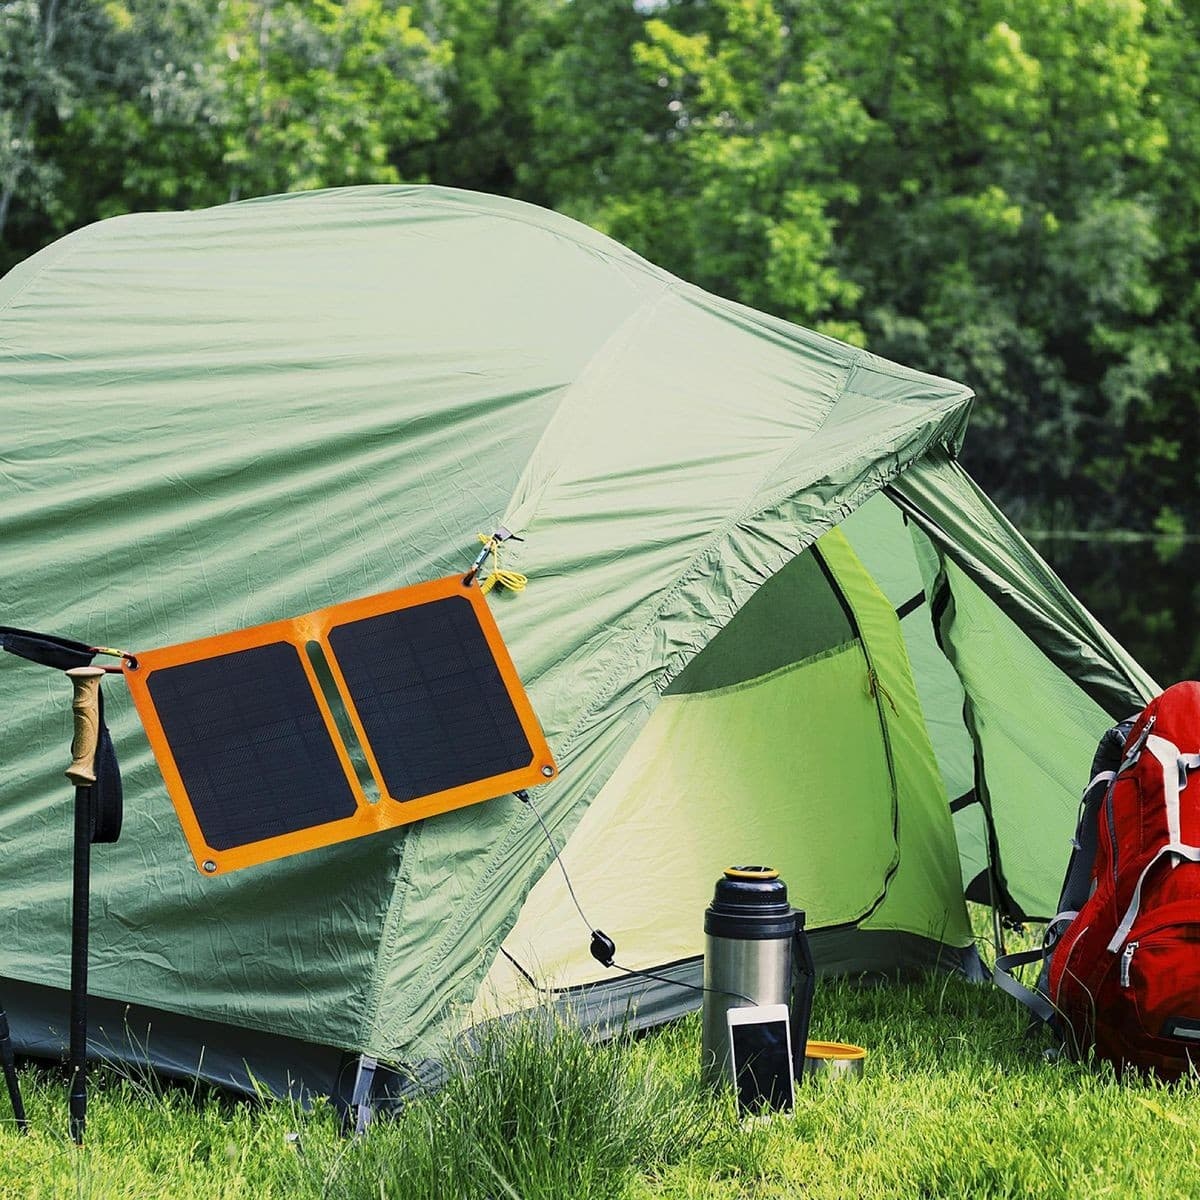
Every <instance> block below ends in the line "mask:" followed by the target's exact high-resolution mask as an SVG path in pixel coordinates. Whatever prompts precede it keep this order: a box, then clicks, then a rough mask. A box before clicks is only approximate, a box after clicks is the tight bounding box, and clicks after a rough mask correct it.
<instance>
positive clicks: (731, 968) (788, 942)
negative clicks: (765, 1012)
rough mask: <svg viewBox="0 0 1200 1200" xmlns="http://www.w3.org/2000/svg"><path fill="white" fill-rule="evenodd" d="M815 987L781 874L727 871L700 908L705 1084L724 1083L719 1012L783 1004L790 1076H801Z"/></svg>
mask: <svg viewBox="0 0 1200 1200" xmlns="http://www.w3.org/2000/svg"><path fill="white" fill-rule="evenodd" d="M814 983H815V974H814V971H813V961H812V954H811V952H810V951H809V947H808V938H807V937H806V936H805V933H804V913H803V911H802V910H800V909H795V908H792V906H791V905H790V904H789V903H788V893H787V884H785V883H784V882H783V880H782V879H780V878H779V872H778V871H776V870H774V869H772V868H771V867H730V868H729V869H728V870H726V872H725V874H724V875H723V876H722V877H721V878H720V879H718V880H717V885H716V888H715V889H714V891H713V899H712V903H711V904H710V905H709V906H708V908H706V909H705V910H704V987H705V992H704V1027H703V1034H702V1039H701V1071H702V1074H703V1077H704V1080H705V1082H707V1083H709V1084H710V1085H712V1086H713V1087H719V1086H721V1085H722V1084H724V1083H727V1082H729V1080H730V1072H729V1026H728V1024H727V1019H726V1016H725V1013H726V1011H727V1010H728V1009H730V1008H736V1007H738V1006H742V1005H748V1004H786V1005H788V1008H789V1011H790V1013H791V1035H792V1064H793V1071H794V1075H795V1077H796V1079H797V1080H799V1079H801V1078H802V1076H803V1072H804V1047H805V1043H806V1042H807V1040H808V1019H809V1015H810V1013H811V1011H812V996H813V986H814Z"/></svg>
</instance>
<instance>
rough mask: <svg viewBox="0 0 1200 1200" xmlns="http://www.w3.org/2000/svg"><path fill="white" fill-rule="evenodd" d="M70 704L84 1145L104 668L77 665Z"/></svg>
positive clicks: (75, 1089) (74, 1035) (76, 1026)
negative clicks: (94, 790) (91, 895)
mask: <svg viewBox="0 0 1200 1200" xmlns="http://www.w3.org/2000/svg"><path fill="white" fill-rule="evenodd" d="M67 675H68V676H69V677H70V679H71V686H72V687H73V688H74V689H75V694H74V697H73V699H72V701H71V707H72V709H73V710H74V714H75V730H74V736H73V737H72V739H71V765H70V766H69V767H68V768H67V771H66V774H67V778H68V779H69V780H70V781H71V782H72V783H73V784H74V785H75V867H74V874H73V878H72V893H71V1057H70V1071H71V1084H70V1091H69V1093H68V1100H67V1105H68V1111H69V1113H70V1131H71V1140H72V1141H73V1142H74V1143H75V1145H77V1146H82V1145H83V1130H84V1126H85V1125H86V1124H87V1028H88V1021H87V976H88V900H89V891H90V887H91V878H90V876H91V853H92V785H93V784H94V783H95V782H96V747H97V745H98V743H99V739H100V680H101V679H102V678H103V676H104V669H103V668H102V667H73V668H72V669H71V670H69V671H68V672H67Z"/></svg>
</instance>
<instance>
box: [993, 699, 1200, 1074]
mask: <svg viewBox="0 0 1200 1200" xmlns="http://www.w3.org/2000/svg"><path fill="white" fill-rule="evenodd" d="M1122 734H1123V735H1124V736H1122ZM1097 768H1099V769H1097ZM1194 771H1200V683H1195V682H1185V683H1177V684H1175V685H1174V686H1173V687H1170V688H1168V689H1167V690H1166V691H1165V692H1163V693H1162V695H1161V696H1159V697H1157V698H1156V699H1155V700H1152V701H1151V702H1150V703H1149V704H1148V705H1147V706H1146V708H1145V709H1144V710H1143V711H1142V712H1141V713H1140V714H1139V715H1138V717H1137V718H1136V719H1135V720H1134V721H1133V722H1132V723H1130V722H1126V723H1125V724H1124V725H1122V726H1117V727H1116V729H1115V730H1110V731H1109V733H1108V734H1106V735H1105V739H1104V740H1102V741H1101V743H1100V749H1099V750H1098V751H1097V756H1096V762H1095V763H1094V764H1093V772H1092V775H1093V778H1092V781H1091V783H1089V784H1088V787H1087V790H1086V791H1085V792H1084V799H1083V807H1082V812H1081V814H1080V820H1079V828H1078V830H1077V832H1076V838H1075V846H1076V849H1075V853H1074V854H1073V856H1072V860H1071V863H1070V865H1069V866H1068V868H1067V877H1066V880H1065V881H1064V884H1063V894H1062V898H1061V900H1060V903H1059V913H1058V915H1057V916H1056V917H1055V918H1054V919H1053V920H1052V921H1051V922H1050V924H1049V925H1048V926H1047V927H1046V941H1045V944H1044V946H1043V949H1042V950H1040V951H1033V952H1030V953H1026V954H1016V955H1007V956H1005V957H1004V958H1002V959H998V960H997V962H996V971H995V978H996V982H997V983H999V984H1000V986H1001V987H1003V988H1004V989H1005V990H1006V991H1008V992H1010V993H1012V994H1013V995H1016V996H1018V998H1019V999H1021V1000H1022V1002H1023V1003H1025V1004H1027V1005H1028V1006H1029V1007H1030V1008H1032V1009H1033V1010H1034V1012H1036V1013H1037V1015H1038V1016H1040V1017H1042V1019H1043V1020H1046V1021H1047V1022H1049V1023H1050V1024H1052V1025H1053V1026H1054V1027H1055V1028H1056V1029H1057V1030H1058V1032H1059V1034H1060V1035H1061V1036H1062V1038H1063V1041H1064V1043H1065V1045H1066V1047H1067V1049H1068V1051H1070V1052H1071V1053H1073V1054H1075V1055H1082V1054H1084V1053H1086V1052H1087V1051H1088V1050H1089V1049H1090V1048H1092V1047H1094V1048H1095V1052H1096V1054H1097V1056H1098V1057H1100V1058H1103V1059H1107V1060H1108V1061H1110V1062H1112V1063H1114V1064H1115V1065H1116V1066H1117V1068H1118V1070H1119V1069H1121V1068H1122V1067H1125V1066H1132V1067H1138V1068H1143V1069H1148V1070H1152V1071H1154V1072H1155V1073H1156V1074H1158V1075H1160V1076H1162V1077H1163V1078H1174V1077H1176V1076H1178V1075H1181V1074H1183V1073H1184V1072H1186V1071H1187V1070H1188V1069H1189V1066H1190V1063H1191V1061H1192V1058H1191V1056H1192V1055H1193V1054H1195V1061H1196V1062H1197V1065H1200V774H1197V775H1195V776H1193V777H1192V778H1191V786H1190V787H1189V775H1190V773H1191V772H1194ZM1038 958H1042V959H1043V968H1042V974H1041V978H1040V979H1039V981H1038V990H1037V992H1032V991H1030V990H1029V989H1028V988H1024V987H1023V986H1022V985H1021V984H1019V983H1017V982H1016V981H1015V980H1014V979H1013V978H1012V975H1011V968H1012V967H1013V966H1015V965H1016V964H1017V963H1019V962H1031V961H1034V960H1036V959H1038Z"/></svg>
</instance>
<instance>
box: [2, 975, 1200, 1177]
mask: <svg viewBox="0 0 1200 1200" xmlns="http://www.w3.org/2000/svg"><path fill="white" fill-rule="evenodd" d="M1022 1026H1023V1022H1022V1019H1021V1017H1020V1016H1019V1015H1018V1013H1017V1012H1016V1011H1015V1007H1014V1006H1013V1004H1012V1003H1011V1001H1009V1000H1007V999H1006V998H1005V997H1003V996H1002V995H1000V994H999V993H998V992H997V991H996V990H995V989H993V988H990V987H986V986H979V985H972V984H968V983H965V982H963V981H961V980H957V979H950V978H936V979H930V980H926V981H924V982H921V983H918V984H913V985H909V986H902V987H889V988H879V989H873V990H864V989H856V988H853V987H849V986H846V985H825V986H824V987H822V988H821V989H820V990H819V991H818V998H817V1007H816V1009H815V1012H814V1021H813V1031H812V1033H813V1036H814V1037H819V1038H823V1039H828V1040H844V1041H854V1042H858V1043H860V1044H862V1045H865V1046H867V1047H868V1048H869V1049H870V1058H869V1060H868V1064H867V1070H866V1074H865V1076H864V1078H863V1079H862V1080H861V1081H857V1082H856V1081H853V1080H849V1079H836V1078H831V1079H827V1080H823V1081H821V1082H819V1083H817V1084H815V1085H810V1084H806V1085H805V1088H804V1090H803V1092H802V1095H801V1098H800V1100H799V1103H798V1106H797V1111H796V1113H795V1115H794V1116H792V1117H779V1118H775V1119H773V1120H771V1121H769V1122H766V1123H760V1124H751V1125H748V1126H743V1125H742V1124H739V1122H738V1121H737V1119H736V1116H735V1114H734V1113H733V1111H732V1107H731V1104H730V1102H729V1100H728V1098H724V1099H714V1098H713V1097H711V1096H709V1095H708V1094H707V1093H706V1092H704V1091H703V1090H702V1089H701V1088H700V1086H699V1084H698V1081H697V1074H698V1057H699V1041H700V1027H699V1021H698V1019H697V1018H696V1017H694V1016H693V1017H690V1018H688V1019H686V1020H684V1021H682V1022H679V1023H678V1024H676V1025H674V1026H671V1027H669V1028H667V1029H664V1030H661V1031H660V1032H658V1033H656V1034H655V1035H653V1036H650V1037H646V1038H643V1039H640V1040H633V1041H628V1042H623V1043H617V1044H610V1045H607V1046H591V1045H588V1044H587V1043H586V1042H585V1041H584V1040H583V1039H582V1038H580V1037H579V1036H578V1035H577V1034H574V1033H572V1032H571V1031H568V1030H562V1029H552V1028H550V1027H549V1026H548V1025H547V1024H546V1023H545V1022H542V1023H541V1024H530V1025H526V1026H523V1027H517V1028H515V1029H513V1028H509V1029H508V1030H507V1031H506V1032H504V1033H503V1034H501V1035H498V1036H494V1037H490V1038H488V1039H486V1040H485V1043H484V1045H483V1046H482V1048H481V1050H480V1052H479V1057H478V1058H477V1059H476V1061H475V1063H474V1067H473V1070H472V1071H471V1073H470V1074H463V1075H460V1076H458V1077H455V1078H453V1079H452V1081H451V1083H450V1085H449V1086H448V1087H447V1088H446V1089H445V1090H444V1091H442V1092H440V1093H439V1094H438V1095H436V1096H432V1097H429V1098H427V1099H426V1100H423V1101H421V1102H418V1103H415V1104H413V1105H411V1106H410V1107H409V1108H408V1109H407V1110H406V1112H405V1114H404V1116H403V1117H401V1118H400V1119H399V1120H396V1121H387V1122H380V1123H377V1124H376V1126H375V1127H374V1128H373V1129H372V1130H371V1131H370V1132H369V1133H368V1135H367V1136H366V1137H364V1138H361V1139H357V1140H351V1141H343V1140H341V1139H339V1138H338V1136H337V1132H336V1128H335V1122H334V1120H333V1117H332V1114H331V1113H330V1112H328V1111H327V1110H324V1109H318V1110H316V1111H314V1112H310V1113H300V1112H298V1111H296V1110H295V1109H294V1108H293V1107H291V1106H290V1105H286V1104H267V1105H260V1106H255V1105H248V1104H242V1103H234V1102H230V1101H229V1100H227V1099H223V1098H221V1097H219V1096H214V1095H212V1094H209V1093H206V1092H203V1091H197V1090H196V1089H187V1088H172V1089H166V1090H164V1089H161V1088H157V1087H155V1086H153V1085H150V1084H147V1083H145V1082H139V1081H137V1080H131V1079H128V1078H121V1077H119V1076H117V1075H114V1074H110V1073H105V1072H103V1071H97V1072H96V1075H95V1077H94V1081H93V1090H92V1096H91V1104H90V1109H89V1123H88V1144H87V1145H86V1146H85V1147H84V1148H83V1149H81V1150H77V1149H76V1148H75V1147H73V1146H71V1145H70V1144H69V1143H68V1142H67V1140H66V1137H65V1129H66V1124H67V1120H66V1109H65V1101H64V1098H63V1093H64V1088H63V1086H62V1080H61V1078H60V1077H59V1076H58V1075H56V1074H53V1073H49V1072H45V1071H33V1070H30V1071H26V1072H25V1073H24V1075H23V1079H24V1084H25V1088H26V1103H27V1107H28V1108H29V1111H30V1119H31V1122H32V1126H33V1128H32V1132H31V1134H30V1136H28V1137H26V1138H22V1137H19V1136H17V1134H16V1133H15V1132H14V1131H13V1129H12V1128H11V1124H10V1123H5V1125H4V1127H3V1128H2V1129H0V1196H3V1197H5V1198H9V1197H11V1198H13V1200H16V1198H18V1197H21V1198H24V1197H30V1198H33V1197H65V1196H73V1195H77V1196H87V1197H95V1198H102V1200H108V1198H109V1197H113V1198H116V1197H136V1198H138V1200H141V1198H144V1197H160V1196H161V1197H171V1198H172V1200H191V1198H192V1197H195V1198H200V1197H203V1198H204V1200H217V1198H224V1197H239V1198H240V1197H255V1198H256V1200H267V1198H269V1197H286V1198H287V1200H308V1198H309V1197H312V1198H316V1197H322V1198H325V1197H328V1198H329V1200H419V1198H423V1197H431V1198H443V1197H444V1198H446V1200H465V1198H468V1197H492V1198H495V1200H511V1198H513V1197H520V1198H521V1200H534V1198H555V1200H557V1198H561V1197H603V1198H605V1200H608V1198H610V1197H611V1198H619V1197H623V1198H627V1200H649V1198H651V1197H654V1198H659V1197H662V1198H666V1197H672V1198H679V1200H683V1198H685V1197H686V1198H691V1200H700V1198H705V1200H707V1198H710V1197H711V1198H712V1200H718V1198H720V1200H731V1198H733V1197H755V1198H756V1200H767V1198H768V1197H796V1196H803V1197H805V1198H806V1200H822V1198H829V1200H833V1198H837V1200H842V1198H844V1197H884V1196H889V1197H890V1196H897V1197H922V1196H929V1197H942V1196H945V1197H960V1196H962V1197H1017V1196H1021V1197H1038V1198H1043V1197H1072V1198H1074V1197H1098V1196H1105V1195H1112V1196H1119V1197H1122V1198H1124V1197H1130V1196H1133V1197H1137V1198H1138V1200H1149V1198H1151V1197H1168V1196H1170V1197H1187V1198H1189V1200H1190V1198H1192V1197H1195V1196H1196V1195H1197V1194H1200V1183H1197V1180H1198V1179H1200V1103H1198V1100H1200V1081H1198V1080H1196V1079H1193V1080H1189V1081H1185V1082H1184V1083H1182V1084H1179V1085H1175V1086H1173V1087H1170V1088H1164V1087H1159V1086H1155V1085H1154V1084H1152V1083H1146V1082H1129V1081H1124V1082H1120V1081H1117V1080H1115V1079H1114V1078H1113V1077H1112V1074H1111V1072H1108V1071H1107V1070H1089V1069H1087V1068H1085V1067H1083V1066H1080V1065H1076V1064H1071V1063H1065V1062H1047V1061H1045V1059H1044V1058H1043V1056H1042V1053H1041V1052H1042V1049H1043V1048H1044V1047H1045V1045H1046V1043H1045V1042H1043V1041H1036V1040H1035V1041H1030V1040H1027V1039H1026V1038H1025V1037H1024V1036H1023V1034H1022ZM0 1115H2V1116H4V1117H7V1115H8V1109H7V1101H6V1099H4V1098H3V1097H2V1096H0Z"/></svg>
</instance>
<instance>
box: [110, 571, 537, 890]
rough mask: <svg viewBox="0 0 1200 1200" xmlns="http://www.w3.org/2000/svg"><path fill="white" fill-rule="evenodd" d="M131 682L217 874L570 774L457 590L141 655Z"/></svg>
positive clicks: (477, 601)
mask: <svg viewBox="0 0 1200 1200" xmlns="http://www.w3.org/2000/svg"><path fill="white" fill-rule="evenodd" d="M125 676H126V679H127V680H128V682H129V688H130V692H131V693H132V695H133V699H134V703H135V705H136V706H137V710H138V713H139V714H140V716H141V718H142V723H143V725H144V726H145V728H146V733H147V736H148V737H149V739H150V745H151V747H152V748H153V750H154V754H155V757H156V759H157V760H158V764H159V767H160V768H161V770H162V773H163V778H164V780H165V781H166V784H167V790H168V792H169V793H170V796H171V799H172V801H173V803H174V805H175V809H176V811H177V813H178V814H179V819H180V823H181V824H182V826H183V831H184V834H185V836H186V838H187V841H188V845H189V847H190V849H191V851H192V855H193V856H194V858H195V859H196V863H197V866H199V868H200V869H201V871H203V872H204V873H205V874H210V875H211V874H218V873H220V872H223V871H231V870H236V869H237V868H239V867H246V866H251V865H253V864H255V863H261V862H268V861H270V860H272V859H275V858H282V857H284V856H285V855H288V854H296V853H299V852H300V851H303V850H311V849H314V848H315V847H317V846H326V845H330V844H331V843H334V842H339V841H344V840H346V839H348V838H353V837H359V836H361V835H363V834H366V833H374V832H377V831H379V830H383V829H389V828H393V827H395V826H398V825H405V824H408V823H410V822H412V821H416V820H420V819H421V818H423V817H428V816H433V815H434V814H436V813H441V812H447V811H449V810H450V809H453V808H460V807H462V806H463V805H466V804H474V803H476V802H478V801H480V800H487V799H490V798H491V797H493V796H499V795H502V794H504V793H505V792H511V791H515V790H517V789H520V788H524V787H529V786H531V785H533V784H537V783H545V782H546V781H547V780H548V779H551V778H553V777H554V775H555V773H556V767H555V764H554V759H553V756H552V755H551V753H550V749H549V747H548V746H547V745H546V740H545V738H544V737H543V735H542V731H541V729H540V727H539V725H538V723H537V718H536V717H535V716H534V713H533V709H532V707H531V706H530V704H529V699H528V697H527V696H526V695H525V692H524V689H523V688H522V687H521V683H520V680H519V679H518V677H517V673H516V670H515V668H514V667H513V665H512V661H511V660H510V659H509V657H508V653H507V651H506V650H505V647H504V643H503V642H502V640H501V638H500V632H499V630H498V629H497V628H496V623H495V621H494V619H493V618H492V614H491V611H490V609H489V608H488V605H487V601H486V600H485V599H484V598H483V595H482V594H481V592H480V591H479V589H478V588H477V587H464V586H463V581H462V578H461V577H460V576H452V577H450V578H448V579H440V580H436V581H434V582H432V583H424V584H418V585H417V586H415V587H409V588H402V589H400V590H398V591H394V592H387V593H384V594H383V595H379V596H370V597H368V598H366V599H364V600H353V601H350V602H349V603H346V604H339V605H336V606H334V607H332V608H325V609H320V610H319V611H317V612H312V613H307V614H305V615H304V616H302V617H296V618H294V619H293V620H288V621H274V622H272V623H271V624H268V625H259V626H256V627H254V628H252V629H243V630H240V631H238V632H236V633H229V634H222V635H220V636H217V637H210V638H204V639H202V640H200V641H196V642H188V643H186V644H184V645H179V646H169V647H166V648H164V649H161V650H150V651H145V652H140V653H139V654H138V656H137V666H136V667H133V666H129V665H127V666H126V668H125Z"/></svg>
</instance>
